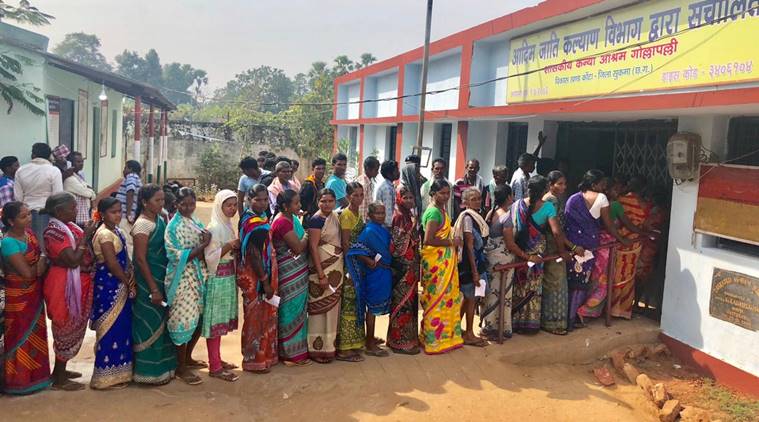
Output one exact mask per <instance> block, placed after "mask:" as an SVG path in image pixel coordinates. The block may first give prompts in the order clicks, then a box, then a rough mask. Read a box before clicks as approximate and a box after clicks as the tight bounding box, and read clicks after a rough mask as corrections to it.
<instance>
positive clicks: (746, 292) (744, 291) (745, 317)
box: [709, 268, 759, 331]
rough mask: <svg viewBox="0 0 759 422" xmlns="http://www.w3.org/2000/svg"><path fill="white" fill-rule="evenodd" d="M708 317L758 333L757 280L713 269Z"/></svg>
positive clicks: (758, 297) (758, 303)
mask: <svg viewBox="0 0 759 422" xmlns="http://www.w3.org/2000/svg"><path fill="white" fill-rule="evenodd" d="M709 315H711V316H713V317H715V318H718V319H721V320H723V321H727V322H729V323H732V324H735V325H737V326H739V327H743V328H745V329H747V330H752V331H759V278H756V277H751V276H748V275H746V274H741V273H736V272H734V271H727V270H723V269H720V268H715V269H714V275H713V276H712V292H711V299H710V300H709Z"/></svg>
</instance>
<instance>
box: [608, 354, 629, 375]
mask: <svg viewBox="0 0 759 422" xmlns="http://www.w3.org/2000/svg"><path fill="white" fill-rule="evenodd" d="M609 358H610V359H611V364H612V365H613V366H614V369H616V370H617V372H619V373H620V374H624V373H625V372H624V370H623V369H622V368H623V367H624V366H625V352H623V351H620V350H615V351H613V352H611V353H610V354H609Z"/></svg>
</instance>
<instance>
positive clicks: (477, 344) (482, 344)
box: [464, 338, 490, 347]
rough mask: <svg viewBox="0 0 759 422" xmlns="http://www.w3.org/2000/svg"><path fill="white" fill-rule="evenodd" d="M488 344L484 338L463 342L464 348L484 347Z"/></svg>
mask: <svg viewBox="0 0 759 422" xmlns="http://www.w3.org/2000/svg"><path fill="white" fill-rule="evenodd" d="M489 344H490V343H488V341H487V340H485V339H484V338H480V339H477V340H464V345H465V346H474V347H486V346H488V345H489Z"/></svg>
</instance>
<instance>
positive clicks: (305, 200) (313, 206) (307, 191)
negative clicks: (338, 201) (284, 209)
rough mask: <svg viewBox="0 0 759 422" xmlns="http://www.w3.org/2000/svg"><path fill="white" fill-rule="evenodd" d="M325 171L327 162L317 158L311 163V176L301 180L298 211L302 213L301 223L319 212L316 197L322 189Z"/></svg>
mask: <svg viewBox="0 0 759 422" xmlns="http://www.w3.org/2000/svg"><path fill="white" fill-rule="evenodd" d="M326 171H327V160H325V159H323V158H317V159H315V160H314V161H312V162H311V174H310V175H308V177H306V179H305V180H303V184H302V185H301V187H300V209H301V210H302V211H303V213H304V215H303V221H308V219H309V218H310V217H311V216H312V215H314V213H316V211H319V201H317V199H316V198H317V197H318V194H319V191H320V190H322V189H324V173H325V172H326Z"/></svg>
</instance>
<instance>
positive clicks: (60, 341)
mask: <svg viewBox="0 0 759 422" xmlns="http://www.w3.org/2000/svg"><path fill="white" fill-rule="evenodd" d="M83 237H84V231H82V229H81V228H79V226H77V225H76V224H75V223H73V222H71V223H68V224H64V223H63V222H61V221H60V220H57V219H55V218H51V219H50V223H49V224H48V226H47V228H46V229H45V234H44V238H45V242H44V244H45V249H46V250H47V256H48V258H49V259H50V261H51V265H50V268H49V269H48V271H47V275H46V276H45V282H44V284H43V292H44V295H45V304H46V305H47V306H46V307H47V315H48V318H50V320H51V321H52V332H53V350H54V351H55V359H56V360H57V361H59V362H68V361H69V360H71V359H72V358H73V357H74V356H76V355H77V353H79V349H81V347H82V342H83V341H84V334H85V332H86V331H87V322H88V321H89V320H90V309H91V308H92V294H93V291H92V274H91V273H90V272H89V271H85V270H84V269H85V268H89V267H91V265H92V254H91V252H90V251H89V250H88V251H87V252H85V257H84V260H83V263H82V266H81V267H79V268H74V269H72V268H67V267H63V266H59V265H56V264H55V262H56V260H57V259H58V256H59V255H60V254H61V252H63V251H64V250H65V249H67V248H71V249H72V250H76V247H77V246H76V245H77V243H78V242H80V241H81V239H82V238H83ZM77 281H78V282H77Z"/></svg>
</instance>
